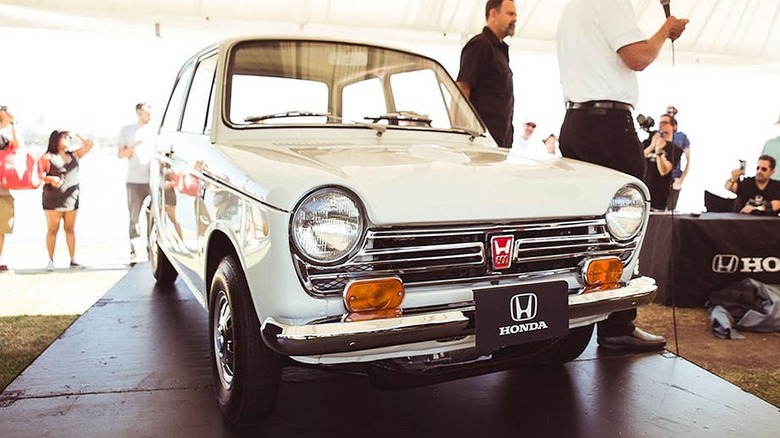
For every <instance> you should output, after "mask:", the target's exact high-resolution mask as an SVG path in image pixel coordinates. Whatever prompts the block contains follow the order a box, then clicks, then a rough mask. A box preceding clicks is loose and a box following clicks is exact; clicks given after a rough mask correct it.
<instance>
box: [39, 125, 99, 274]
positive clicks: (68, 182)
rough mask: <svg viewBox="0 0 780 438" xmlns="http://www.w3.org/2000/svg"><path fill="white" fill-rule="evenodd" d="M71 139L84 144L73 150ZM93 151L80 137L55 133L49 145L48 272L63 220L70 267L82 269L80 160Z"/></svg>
mask: <svg viewBox="0 0 780 438" xmlns="http://www.w3.org/2000/svg"><path fill="white" fill-rule="evenodd" d="M71 136H73V137H76V138H78V139H79V141H80V142H81V147H80V148H78V149H75V150H72V149H71ZM90 149H92V142H91V141H90V140H88V139H87V138H86V137H82V136H81V135H80V134H75V133H71V132H69V131H61V130H55V131H53V132H52V133H51V135H50V136H49V146H48V148H47V149H46V153H45V154H44V155H43V156H42V157H41V167H42V169H43V170H44V172H45V173H46V176H45V178H44V182H45V184H44V186H43V211H44V213H45V214H46V223H47V225H48V231H47V233H46V249H48V251H49V264H48V266H47V267H46V269H47V270H52V269H54V246H55V244H56V243H57V233H58V232H59V230H60V221H62V223H63V229H64V230H65V242H66V243H67V245H68V253H69V254H70V267H71V268H77V267H80V265H79V264H78V263H76V261H75V258H74V257H75V254H76V234H75V231H74V230H75V225H76V213H78V209H79V159H81V157H83V156H84V155H85V154H86V153H87V152H89V151H90Z"/></svg>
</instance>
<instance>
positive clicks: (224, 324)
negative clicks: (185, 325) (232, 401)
mask: <svg viewBox="0 0 780 438" xmlns="http://www.w3.org/2000/svg"><path fill="white" fill-rule="evenodd" d="M214 318H215V320H214V321H213V330H214V353H215V354H214V356H215V358H216V361H217V371H218V373H219V380H220V382H221V383H222V386H223V387H224V388H225V389H230V388H231V386H232V384H233V376H234V371H235V354H234V351H233V315H232V313H231V312H230V303H228V300H227V296H225V292H224V291H219V297H218V299H217V308H216V314H215V317H214Z"/></svg>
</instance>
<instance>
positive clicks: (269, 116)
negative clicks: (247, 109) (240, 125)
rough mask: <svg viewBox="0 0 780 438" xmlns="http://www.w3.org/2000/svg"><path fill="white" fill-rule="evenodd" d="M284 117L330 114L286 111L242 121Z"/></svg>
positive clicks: (324, 114)
mask: <svg viewBox="0 0 780 438" xmlns="http://www.w3.org/2000/svg"><path fill="white" fill-rule="evenodd" d="M286 117H330V113H315V112H312V111H287V112H284V113H272V114H264V115H262V116H252V117H247V118H245V119H244V121H245V122H247V123H257V122H262V121H263V120H270V119H283V118H286Z"/></svg>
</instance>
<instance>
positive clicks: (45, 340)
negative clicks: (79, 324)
mask: <svg viewBox="0 0 780 438" xmlns="http://www.w3.org/2000/svg"><path fill="white" fill-rule="evenodd" d="M78 317H79V315H34V316H8V317H2V318H0V390H3V389H5V387H6V386H8V384H9V383H11V382H12V381H13V380H14V379H15V378H16V376H17V375H19V373H21V372H22V371H23V370H24V369H25V368H27V366H28V365H29V364H30V363H32V361H33V360H35V358H36V357H38V356H39V355H40V354H41V353H42V352H43V351H44V350H45V349H46V348H47V347H48V346H49V345H50V344H51V343H52V342H54V340H55V339H57V338H58V337H59V336H60V335H61V334H62V332H64V331H65V329H67V328H68V327H70V325H71V324H72V323H73V321H75V320H76V318H78Z"/></svg>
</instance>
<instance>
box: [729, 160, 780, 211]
mask: <svg viewBox="0 0 780 438" xmlns="http://www.w3.org/2000/svg"><path fill="white" fill-rule="evenodd" d="M775 164H776V162H775V159H774V158H772V157H771V156H769V155H761V156H760V157H758V167H756V176H755V177H750V178H745V179H743V180H742V181H740V180H739V177H740V176H742V175H744V174H745V171H744V170H742V169H734V170H732V171H731V178H729V179H728V181H726V186H725V187H726V190H729V191H731V192H734V193H736V194H737V200H736V203H735V204H734V209H735V210H736V211H739V212H740V213H747V214H777V213H778V212H780V181H773V180H772V179H771V178H772V175H774V174H775Z"/></svg>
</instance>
